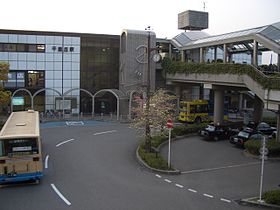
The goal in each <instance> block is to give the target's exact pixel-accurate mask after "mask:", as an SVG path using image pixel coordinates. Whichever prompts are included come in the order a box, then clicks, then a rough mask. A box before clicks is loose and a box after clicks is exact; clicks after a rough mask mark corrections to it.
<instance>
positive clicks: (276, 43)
mask: <svg viewBox="0 0 280 210" xmlns="http://www.w3.org/2000/svg"><path fill="white" fill-rule="evenodd" d="M199 32H200V33H199ZM189 33H190V32H184V33H181V34H179V35H177V36H176V37H174V38H173V39H172V40H171V41H172V43H173V44H174V45H175V46H176V47H178V48H179V49H182V50H186V49H194V48H200V47H211V46H218V45H222V44H227V43H232V44H235V43H238V45H240V46H238V45H237V46H234V48H239V49H241V48H242V47H244V49H245V48H246V50H249V49H248V48H250V46H249V45H248V43H250V42H251V41H252V40H256V41H257V42H259V43H260V48H262V49H263V50H273V51H274V52H276V53H280V22H277V23H274V24H271V25H266V26H261V27H257V28H251V29H246V30H240V31H235V32H231V33H226V34H221V35H215V36H209V35H208V36H207V35H206V33H204V32H201V31H197V32H196V34H193V35H196V36H193V37H192V38H193V39H191V38H190V37H191V36H190V35H188V34H189ZM242 45H243V46H242ZM246 45H247V46H246Z"/></svg>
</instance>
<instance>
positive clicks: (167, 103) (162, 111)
mask: <svg viewBox="0 0 280 210" xmlns="http://www.w3.org/2000/svg"><path fill="white" fill-rule="evenodd" d="M174 100H175V98H174V96H171V95H170V94H168V93H167V92H166V91H165V90H163V89H159V90H157V91H156V92H155V93H154V94H153V95H151V97H150V107H149V109H146V106H145V102H143V100H142V99H137V103H138V106H137V107H136V108H133V109H132V111H133V113H134V115H135V118H134V119H133V122H132V126H133V127H135V128H137V129H139V130H142V131H143V129H147V128H146V127H147V126H148V130H151V127H152V128H160V130H161V131H163V129H164V126H165V125H166V122H167V120H168V119H173V118H174V114H175V108H176V105H175V103H174ZM145 148H146V151H150V150H151V134H150V132H145Z"/></svg>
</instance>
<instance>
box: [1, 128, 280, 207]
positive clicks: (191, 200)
mask: <svg viewBox="0 0 280 210" xmlns="http://www.w3.org/2000/svg"><path fill="white" fill-rule="evenodd" d="M41 135H42V137H43V148H44V166H45V168H44V174H45V176H44V177H43V179H42V182H41V183H40V184H39V185H23V186H15V187H8V188H2V189H0V209H1V210H50V209H52V210H63V209H75V210H107V209H108V210H115V209H116V210H126V209H127V210H138V209H139V210H143V209H146V210H150V209H151V210H157V209H158V210H182V209H188V210H189V209H190V210H192V209H194V210H196V209H198V210H200V209H211V210H212V209H213V210H216V209H217V210H218V209H221V210H224V209H255V207H248V206H245V207H244V206H240V205H238V204H237V203H236V202H235V200H236V199H239V198H241V197H244V196H245V197H250V196H255V195H256V194H257V192H258V183H259V182H258V178H259V175H258V174H259V166H258V165H256V164H257V163H255V162H257V161H258V160H255V159H251V158H247V157H244V156H243V155H242V154H240V151H239V150H237V149H236V148H232V147H231V145H227V144H226V142H213V143H210V142H205V141H203V140H201V139H199V138H198V137H191V138H188V139H186V140H180V141H177V142H175V143H174V144H173V145H172V151H173V152H174V153H176V156H175V155H172V158H173V159H172V163H174V164H176V167H178V168H180V169H181V170H183V171H185V173H184V174H182V175H179V176H168V175H163V174H156V173H152V172H150V171H148V170H147V169H145V168H143V167H142V166H140V165H139V164H138V163H137V161H136V158H135V150H136V147H137V145H138V141H139V137H138V135H137V134H136V133H135V131H134V130H133V129H130V128H129V127H128V125H127V124H113V123H96V124H94V123H93V124H91V125H84V126H60V127H52V126H45V128H43V129H41ZM200 144H201V145H200ZM209 145H211V147H210V146H209ZM201 146H203V147H201ZM202 148H203V149H202ZM210 148H212V149H213V148H218V149H216V150H218V151H216V152H215V153H213V156H212V155H210V156H211V157H209V154H207V152H210V154H211V151H212V149H210ZM228 149H229V151H230V152H227V150H228ZM219 151H220V152H219ZM165 152H166V148H163V155H164V153H165ZM235 156H236V157H235ZM180 159H182V161H180ZM238 164H239V165H240V164H242V165H241V166H236V167H235V168H226V166H230V165H238ZM217 167H225V168H221V169H216V170H210V171H203V170H202V171H194V170H201V169H213V168H217ZM279 168H280V167H279V163H278V162H269V163H268V164H267V166H266V169H267V170H268V172H267V176H266V175H265V178H266V179H269V180H270V182H269V184H268V182H267V183H266V181H265V183H266V184H265V187H273V186H274V185H275V184H276V183H277V181H278V180H277V178H276V177H277V174H278V178H279V172H280V170H279ZM270 173H272V174H274V175H268V174H270Z"/></svg>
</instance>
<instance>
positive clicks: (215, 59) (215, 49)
mask: <svg viewBox="0 0 280 210" xmlns="http://www.w3.org/2000/svg"><path fill="white" fill-rule="evenodd" d="M214 61H215V63H216V62H217V46H216V47H215V48H214Z"/></svg>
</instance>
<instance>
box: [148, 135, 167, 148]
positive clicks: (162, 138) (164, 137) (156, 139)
mask: <svg viewBox="0 0 280 210" xmlns="http://www.w3.org/2000/svg"><path fill="white" fill-rule="evenodd" d="M167 139H168V136H167V135H166V134H164V133H163V134H160V135H156V136H153V137H152V140H151V143H152V146H153V147H158V146H159V145H160V144H161V143H163V142H165V141H166V140H167Z"/></svg>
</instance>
